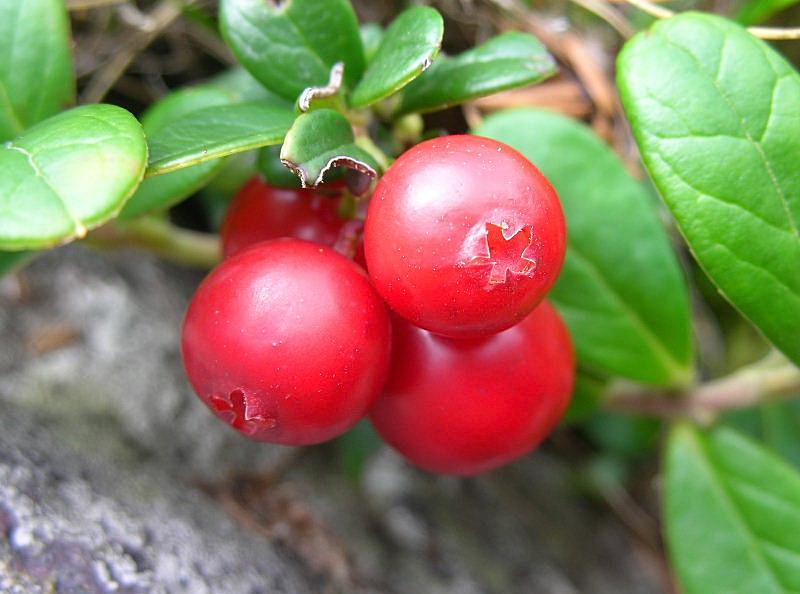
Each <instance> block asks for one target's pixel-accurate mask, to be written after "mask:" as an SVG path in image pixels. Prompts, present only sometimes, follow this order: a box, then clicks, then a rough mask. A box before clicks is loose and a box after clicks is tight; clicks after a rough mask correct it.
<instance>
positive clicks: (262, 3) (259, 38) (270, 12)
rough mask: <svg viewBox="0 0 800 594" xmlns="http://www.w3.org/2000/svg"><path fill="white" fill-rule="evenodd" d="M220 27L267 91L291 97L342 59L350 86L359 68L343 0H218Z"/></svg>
mask: <svg viewBox="0 0 800 594" xmlns="http://www.w3.org/2000/svg"><path fill="white" fill-rule="evenodd" d="M220 28H221V30H222V35H223V37H224V38H225V41H226V42H227V43H228V45H230V47H231V49H232V50H233V53H234V54H236V57H237V58H238V59H239V61H240V62H241V63H242V65H243V66H244V67H245V68H247V69H248V70H249V71H250V73H251V74H252V75H253V76H255V77H256V78H257V79H258V80H260V81H261V82H262V83H263V84H264V85H265V86H266V87H267V88H268V89H269V90H270V91H273V92H275V93H277V94H278V95H280V96H282V97H284V98H286V99H288V100H290V101H292V102H294V101H296V100H297V97H298V96H299V95H300V93H301V92H302V91H303V89H305V88H307V87H317V86H323V85H325V83H326V82H327V80H328V75H329V74H330V70H331V67H332V66H333V65H334V64H336V63H337V62H344V64H345V68H344V78H345V83H346V84H347V85H348V86H349V87H350V88H353V87H354V86H355V84H356V83H357V82H358V80H359V79H360V78H361V75H362V73H363V72H364V48H363V47H362V45H361V36H360V35H359V31H358V20H357V19H356V15H355V13H354V12H353V7H352V6H351V5H350V2H349V1H348V0H286V1H285V2H283V3H281V4H280V5H277V6H276V5H275V3H273V2H267V1H266V0H222V1H221V2H220Z"/></svg>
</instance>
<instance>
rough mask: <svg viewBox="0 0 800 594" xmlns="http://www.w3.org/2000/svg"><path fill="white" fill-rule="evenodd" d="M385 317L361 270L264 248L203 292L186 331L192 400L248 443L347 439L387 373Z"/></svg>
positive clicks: (289, 242) (269, 245)
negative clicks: (346, 434)
mask: <svg viewBox="0 0 800 594" xmlns="http://www.w3.org/2000/svg"><path fill="white" fill-rule="evenodd" d="M390 330H391V328H390V323H389V316H388V314H387V312H386V308H385V307H384V305H383V302H382V301H381V300H380V297H378V295H377V293H376V292H375V290H374V289H373V288H372V285H370V282H369V279H368V278H367V276H366V275H365V274H364V272H363V271H362V270H361V268H360V267H359V266H358V265H356V264H354V263H353V262H351V261H350V260H348V259H347V258H345V257H344V256H342V255H340V254H338V253H336V252H335V251H333V250H332V249H330V248H328V247H325V246H321V245H318V244H314V243H310V242H306V241H300V240H297V239H277V240H273V241H269V242H265V243H261V244H260V245H258V246H255V247H253V248H251V249H249V250H245V251H244V252H242V253H240V254H238V255H237V256H234V257H233V258H230V259H229V260H226V261H224V262H223V263H222V264H221V265H220V266H218V267H217V268H216V269H215V270H214V271H213V272H212V273H211V274H210V275H209V276H208V278H206V279H205V281H203V283H202V284H201V285H200V288H199V289H198V290H197V293H196V294H195V296H194V298H193V299H192V302H191V304H190V305H189V310H188V312H187V314H186V320H185V322H184V326H183V359H184V365H185V366H186V371H187V374H188V376H189V380H190V381H191V383H192V386H193V387H194V389H195V391H196V392H197V394H198V395H199V396H200V398H201V399H202V400H203V402H205V403H206V404H207V405H208V406H209V408H211V410H213V411H214V412H215V413H216V414H217V416H219V417H221V418H222V419H224V420H225V421H227V422H228V423H229V424H230V425H232V426H233V427H234V428H236V429H238V430H239V431H241V432H242V433H244V434H245V435H247V436H248V437H251V438H253V439H256V440H259V441H269V442H273V443H282V444H290V445H303V444H312V443H318V442H322V441H325V440H327V439H331V438H333V437H336V436H338V435H340V434H342V433H344V432H345V431H346V430H347V429H349V428H350V427H352V426H353V425H355V424H356V422H358V420H359V419H360V418H361V417H363V416H364V414H365V412H366V410H367V409H368V407H369V406H370V405H371V404H372V402H373V400H374V399H375V397H376V396H377V395H378V393H379V392H380V390H381V388H382V386H383V383H384V380H385V377H386V373H387V370H388V366H389V352H390V348H391V344H390V343H391V331H390Z"/></svg>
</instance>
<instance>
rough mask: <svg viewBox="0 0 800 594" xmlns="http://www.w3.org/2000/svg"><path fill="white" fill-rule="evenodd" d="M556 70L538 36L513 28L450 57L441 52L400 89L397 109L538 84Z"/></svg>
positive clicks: (437, 105) (428, 107)
mask: <svg viewBox="0 0 800 594" xmlns="http://www.w3.org/2000/svg"><path fill="white" fill-rule="evenodd" d="M556 72H557V68H556V63H555V60H554V59H553V57H552V56H551V55H550V54H549V53H548V51H547V50H546V49H545V47H544V46H543V45H542V44H541V43H540V42H539V40H538V39H536V38H535V37H533V36H531V35H527V34H525V33H520V32H517V31H511V32H509V33H504V34H503V35H498V36H497V37H494V38H493V39H491V40H489V41H487V42H486V43H484V44H483V45H481V46H478V47H476V48H474V49H471V50H469V51H467V52H464V53H463V54H460V55H458V56H456V57H454V58H449V57H447V56H440V57H439V58H438V59H437V60H436V62H434V63H433V66H432V67H431V68H430V69H429V70H428V71H427V72H426V73H425V74H423V75H422V76H420V77H419V78H418V79H417V80H415V81H414V82H412V83H411V84H410V85H408V87H406V89H405V90H404V91H403V102H402V104H401V106H400V112H401V113H409V112H426V111H434V110H437V109H444V108H446V107H450V106H451V105H457V104H459V103H463V102H464V101H468V100H470V99H475V98H476V97H483V96H485V95H491V94H492V93H498V92H500V91H505V90H507V89H513V88H516V87H522V86H525V85H530V84H533V83H537V82H540V81H542V80H544V79H546V78H548V77H550V76H552V75H554V74H555V73H556Z"/></svg>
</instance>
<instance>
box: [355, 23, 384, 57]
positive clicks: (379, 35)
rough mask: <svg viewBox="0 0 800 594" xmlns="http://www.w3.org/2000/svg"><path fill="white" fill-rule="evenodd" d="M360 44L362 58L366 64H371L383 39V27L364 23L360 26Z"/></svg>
mask: <svg viewBox="0 0 800 594" xmlns="http://www.w3.org/2000/svg"><path fill="white" fill-rule="evenodd" d="M360 31H361V43H362V45H363V46H364V57H365V58H366V59H367V63H369V62H372V58H374V57H375V53H376V52H377V51H378V47H380V45H381V40H382V39H383V27H381V26H380V25H379V24H378V23H364V24H363V25H361V29H360Z"/></svg>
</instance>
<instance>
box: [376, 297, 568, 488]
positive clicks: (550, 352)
mask: <svg viewBox="0 0 800 594" xmlns="http://www.w3.org/2000/svg"><path fill="white" fill-rule="evenodd" d="M393 331H394V335H393V345H392V348H393V354H392V361H393V362H392V369H391V371H390V373H389V379H388V380H387V383H386V387H385V388H384V392H383V395H382V396H381V397H380V398H379V399H378V401H377V402H376V403H375V405H374V406H373V408H372V411H371V413H370V414H371V417H372V422H373V424H374V425H375V428H376V429H377V430H378V432H379V433H380V434H381V436H382V437H383V438H384V439H385V440H386V441H387V442H388V443H389V444H391V445H392V446H393V447H394V448H396V449H397V450H398V451H399V452H400V453H401V454H402V455H403V456H405V457H406V458H408V459H409V460H410V461H411V462H413V463H414V464H416V465H418V466H420V467H422V468H424V469H426V470H429V471H431V472H439V473H444V474H461V475H474V474H478V473H481V472H484V471H487V470H492V469H493V468H497V467H499V466H502V465H504V464H507V463H508V462H511V461H512V460H514V459H516V458H518V457H520V456H522V455H524V454H526V453H528V452H530V451H531V450H533V449H534V448H535V447H536V446H537V445H538V444H539V443H540V442H541V441H542V440H543V439H544V438H545V437H546V436H547V435H548V434H549V433H550V432H551V431H552V430H553V429H554V428H555V426H556V424H557V423H558V421H559V420H560V419H561V417H562V415H563V414H564V412H565V410H566V408H567V405H568V403H569V399H570V395H571V393H572V385H573V379H574V374H575V359H574V354H573V349H572V342H571V340H570V336H569V332H568V331H567V328H566V326H565V325H564V323H563V322H562V321H561V318H560V317H559V315H558V313H557V312H556V310H555V309H554V308H553V307H552V306H551V305H550V304H549V303H548V302H546V301H545V302H543V303H542V304H541V305H539V307H537V308H536V309H535V310H534V311H533V312H532V313H531V314H530V315H529V316H528V317H527V318H525V319H524V320H523V321H522V322H521V323H520V324H518V325H516V326H514V327H513V328H510V329H508V330H506V331H504V332H501V333H499V334H495V335H494V336H489V337H486V338H476V339H460V340H454V339H450V338H444V337H441V336H436V335H434V334H431V333H429V332H426V331H425V330H422V329H420V328H417V327H415V326H412V325H411V324H409V323H408V322H406V321H404V320H401V319H400V318H394V324H393Z"/></svg>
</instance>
